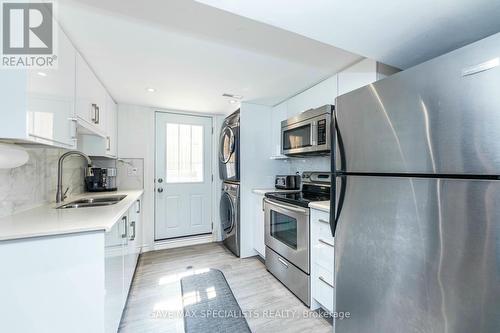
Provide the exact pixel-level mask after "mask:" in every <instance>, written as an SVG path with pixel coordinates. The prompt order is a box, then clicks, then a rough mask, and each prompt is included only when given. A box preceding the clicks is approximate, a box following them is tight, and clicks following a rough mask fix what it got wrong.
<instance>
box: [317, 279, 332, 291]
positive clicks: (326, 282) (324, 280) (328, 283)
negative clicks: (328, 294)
mask: <svg viewBox="0 0 500 333" xmlns="http://www.w3.org/2000/svg"><path fill="white" fill-rule="evenodd" d="M318 280H320V281H321V282H323V283H324V284H326V285H328V286H330V287H331V288H334V286H333V284H331V283H330V282H328V281H326V279H325V278H324V277H322V276H318Z"/></svg>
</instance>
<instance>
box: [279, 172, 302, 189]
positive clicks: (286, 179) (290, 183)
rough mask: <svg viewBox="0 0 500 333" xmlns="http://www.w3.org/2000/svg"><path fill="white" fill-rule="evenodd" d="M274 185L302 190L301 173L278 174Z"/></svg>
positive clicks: (280, 187)
mask: <svg viewBox="0 0 500 333" xmlns="http://www.w3.org/2000/svg"><path fill="white" fill-rule="evenodd" d="M274 187H276V188H277V189H279V190H300V175H278V176H276V178H275V180H274Z"/></svg>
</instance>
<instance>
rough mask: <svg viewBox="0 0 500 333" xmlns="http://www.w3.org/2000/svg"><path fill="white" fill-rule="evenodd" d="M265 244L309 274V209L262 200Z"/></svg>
mask: <svg viewBox="0 0 500 333" xmlns="http://www.w3.org/2000/svg"><path fill="white" fill-rule="evenodd" d="M264 211H265V223H266V224H265V229H266V230H265V232H266V234H265V243H266V246H267V247H269V248H271V249H272V250H273V251H274V252H276V253H278V254H279V255H280V256H282V257H283V258H285V259H286V260H288V261H289V262H291V263H292V264H294V265H295V266H297V267H298V268H300V269H301V270H302V271H304V272H305V273H307V274H309V209H308V208H304V207H299V206H292V205H289V204H284V203H281V202H276V201H272V200H269V199H268V198H266V199H264Z"/></svg>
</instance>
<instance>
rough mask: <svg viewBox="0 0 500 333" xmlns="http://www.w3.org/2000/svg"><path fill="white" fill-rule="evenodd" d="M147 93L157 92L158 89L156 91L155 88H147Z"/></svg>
mask: <svg viewBox="0 0 500 333" xmlns="http://www.w3.org/2000/svg"><path fill="white" fill-rule="evenodd" d="M146 91H147V92H155V91H156V89H155V88H146Z"/></svg>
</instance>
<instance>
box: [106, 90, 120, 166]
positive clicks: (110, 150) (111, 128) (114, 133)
mask: <svg viewBox="0 0 500 333" xmlns="http://www.w3.org/2000/svg"><path fill="white" fill-rule="evenodd" d="M106 155H107V156H109V157H117V156H118V106H117V105H116V103H115V101H113V98H111V96H110V95H109V94H106Z"/></svg>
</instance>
